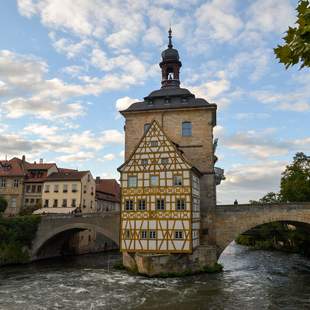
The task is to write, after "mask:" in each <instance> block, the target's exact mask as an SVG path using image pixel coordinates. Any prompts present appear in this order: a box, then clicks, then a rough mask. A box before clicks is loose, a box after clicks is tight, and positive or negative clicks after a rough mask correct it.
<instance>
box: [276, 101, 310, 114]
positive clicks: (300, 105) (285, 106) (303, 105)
mask: <svg viewBox="0 0 310 310" xmlns="http://www.w3.org/2000/svg"><path fill="white" fill-rule="evenodd" d="M276 109H278V110H283V111H293V112H306V111H310V103H307V102H296V103H280V104H279V105H278V106H277V107H276Z"/></svg>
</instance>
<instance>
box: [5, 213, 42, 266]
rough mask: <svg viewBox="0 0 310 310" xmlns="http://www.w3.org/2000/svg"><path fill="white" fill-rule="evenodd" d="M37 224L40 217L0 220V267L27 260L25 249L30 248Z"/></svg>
mask: <svg viewBox="0 0 310 310" xmlns="http://www.w3.org/2000/svg"><path fill="white" fill-rule="evenodd" d="M39 223H40V217H39V216H35V215H31V216H18V217H14V218H0V265H2V264H9V263H10V264H15V263H24V262H26V261H28V260H29V255H28V251H27V248H29V247H30V246H31V242H32V240H33V239H34V237H35V235H36V232H37V229H38V225H39Z"/></svg>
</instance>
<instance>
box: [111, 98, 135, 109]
mask: <svg viewBox="0 0 310 310" xmlns="http://www.w3.org/2000/svg"><path fill="white" fill-rule="evenodd" d="M138 101H139V99H134V98H130V97H128V96H126V97H122V98H118V99H117V100H116V103H115V107H116V110H117V111H122V110H126V109H127V108H129V107H130V105H131V104H132V103H134V102H138Z"/></svg>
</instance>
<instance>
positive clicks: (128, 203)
mask: <svg viewBox="0 0 310 310" xmlns="http://www.w3.org/2000/svg"><path fill="white" fill-rule="evenodd" d="M125 210H126V211H132V210H133V200H126V202H125Z"/></svg>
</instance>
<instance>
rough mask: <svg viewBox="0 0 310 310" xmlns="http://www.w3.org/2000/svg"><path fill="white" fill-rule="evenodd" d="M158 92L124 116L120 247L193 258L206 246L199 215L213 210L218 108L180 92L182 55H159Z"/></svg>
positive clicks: (217, 173)
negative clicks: (202, 246) (215, 134)
mask: <svg viewBox="0 0 310 310" xmlns="http://www.w3.org/2000/svg"><path fill="white" fill-rule="evenodd" d="M161 56H162V61H161V62H160V64H159V66H160V68H161V71H162V81H161V88H160V89H159V90H155V91H153V92H151V93H150V94H149V95H148V96H146V97H145V98H144V100H143V101H142V102H136V103H133V104H132V105H131V106H130V107H129V108H128V109H126V110H123V111H121V114H122V115H123V116H124V117H125V120H126V123H125V163H124V164H123V165H122V166H121V167H119V172H120V174H121V227H120V229H121V231H120V239H121V240H120V247H121V251H122V252H123V254H124V253H149V254H152V253H154V254H164V253H192V252H193V250H194V249H195V248H196V247H198V246H199V245H200V244H201V243H203V233H202V229H201V227H200V213H202V214H203V213H207V211H208V210H209V209H212V208H214V207H215V204H216V190H215V187H216V184H218V183H219V182H220V180H221V178H223V175H222V172H223V171H222V170H221V169H218V168H216V170H215V168H214V163H215V162H216V156H215V155H214V149H215V143H214V139H213V127H214V126H215V125H216V109H217V106H216V104H210V103H208V102H207V101H206V100H204V99H202V98H196V97H195V95H194V94H192V93H191V92H190V91H189V90H187V89H185V88H181V87H180V68H181V66H182V63H181V61H180V57H179V53H178V51H177V50H176V49H174V48H173V45H172V36H171V29H170V30H169V44H168V48H167V49H166V50H164V51H163V52H162V54H161Z"/></svg>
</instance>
